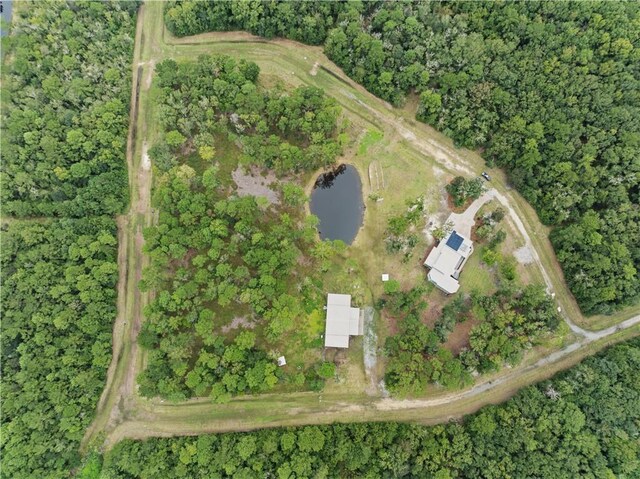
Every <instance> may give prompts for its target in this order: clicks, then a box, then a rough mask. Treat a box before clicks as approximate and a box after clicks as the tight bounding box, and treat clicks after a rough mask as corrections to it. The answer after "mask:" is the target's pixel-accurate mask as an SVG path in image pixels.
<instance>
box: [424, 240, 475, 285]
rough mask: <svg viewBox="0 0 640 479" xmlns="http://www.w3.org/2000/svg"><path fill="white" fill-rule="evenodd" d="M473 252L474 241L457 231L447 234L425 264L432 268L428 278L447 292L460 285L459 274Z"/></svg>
mask: <svg viewBox="0 0 640 479" xmlns="http://www.w3.org/2000/svg"><path fill="white" fill-rule="evenodd" d="M472 252H473V242H472V241H471V240H469V239H467V238H465V237H464V236H462V235H461V234H458V233H457V232H456V231H452V232H451V233H449V235H448V236H446V237H445V238H444V239H443V240H442V241H441V242H440V244H438V246H436V247H435V248H433V249H432V250H431V252H430V253H429V255H428V256H427V259H426V260H425V262H424V265H425V266H427V267H429V268H431V270H430V271H429V275H428V278H429V280H430V281H432V282H433V283H435V284H436V285H437V286H438V287H439V288H440V289H442V290H443V291H445V292H447V293H455V292H456V291H458V288H459V287H460V285H459V283H458V280H457V278H458V275H459V274H460V270H461V268H462V265H463V264H464V262H465V260H466V258H467V257H468V256H469V255H470V254H471V253H472Z"/></svg>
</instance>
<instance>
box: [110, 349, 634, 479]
mask: <svg viewBox="0 0 640 479" xmlns="http://www.w3.org/2000/svg"><path fill="white" fill-rule="evenodd" d="M638 368H640V340H638V339H635V340H632V341H630V342H628V343H626V344H625V343H623V344H619V345H617V346H613V347H611V348H609V349H608V350H606V351H604V352H603V353H601V354H599V355H598V356H595V357H591V358H588V359H586V360H585V361H583V362H582V363H581V364H579V365H578V366H575V367H574V368H573V369H571V370H569V371H567V372H564V373H561V374H559V375H558V376H556V377H554V378H553V379H551V380H549V381H544V382H543V383H541V384H539V385H537V386H530V387H528V388H526V389H524V390H522V391H521V392H519V393H518V394H517V395H516V396H515V397H514V398H512V399H511V400H509V401H508V402H507V403H505V404H502V405H499V406H488V407H485V408H484V409H482V410H481V411H480V412H478V413H476V414H474V415H472V416H469V417H466V418H465V420H464V421H462V422H453V423H452V422H450V423H448V424H446V425H439V426H432V427H425V426H417V425H410V424H401V423H364V424H334V425H329V426H306V427H299V428H282V429H271V430H261V431H256V432H250V433H232V434H219V435H203V436H199V437H195V438H194V437H182V438H171V439H148V440H146V441H132V440H126V441H123V442H121V443H120V444H118V445H117V446H116V447H115V448H114V449H113V450H112V451H110V452H109V453H108V454H107V456H106V458H105V460H104V464H103V471H102V472H103V474H104V476H103V477H109V478H113V479H116V478H122V479H125V478H127V479H128V478H131V479H133V478H141V479H145V478H180V477H219V478H223V477H234V478H253V477H278V478H283V479H284V478H294V477H317V478H321V477H325V478H335V477H362V478H379V477H389V478H391V477H425V478H426V477H428V478H438V479H446V478H465V479H473V478H487V479H490V478H504V477H518V478H519V477H539V478H554V479H574V478H576V477H581V478H592V479H600V478H608V477H610V478H613V477H628V478H631V477H637V475H638V474H640V460H639V457H640V440H639V430H640V382H638V376H637V371H638Z"/></svg>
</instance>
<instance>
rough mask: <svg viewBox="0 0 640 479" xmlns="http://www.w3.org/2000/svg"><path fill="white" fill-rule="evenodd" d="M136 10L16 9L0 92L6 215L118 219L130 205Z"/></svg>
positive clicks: (45, 5) (82, 6) (92, 5)
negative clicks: (129, 144) (4, 98)
mask: <svg viewBox="0 0 640 479" xmlns="http://www.w3.org/2000/svg"><path fill="white" fill-rule="evenodd" d="M136 9H137V3H136V2H127V1H125V2H122V3H114V4H113V5H111V4H106V3H101V2H86V3H77V4H73V5H70V4H67V3H66V2H60V1H51V0H49V1H42V2H31V3H29V4H28V5H25V7H24V8H21V9H18V12H17V13H18V15H17V16H16V18H15V19H14V21H13V25H12V32H13V34H14V35H12V37H11V38H10V45H9V48H10V49H11V51H12V52H13V58H12V59H11V61H10V64H9V65H8V68H7V69H6V70H5V72H4V76H3V78H4V80H3V85H2V88H3V90H6V93H5V92H4V91H3V94H4V95H6V96H7V97H8V98H9V99H10V102H9V104H8V105H7V107H6V109H5V115H6V117H5V118H4V121H3V135H2V173H3V176H2V185H3V187H2V196H1V199H2V207H3V212H4V213H5V214H9V215H15V216H67V217H82V216H86V215H98V214H116V213H120V212H122V211H123V209H124V206H125V204H126V201H127V191H128V189H127V165H126V161H125V143H126V138H127V129H128V127H129V97H130V96H131V88H130V85H131V55H132V52H133V37H134V30H135V12H136Z"/></svg>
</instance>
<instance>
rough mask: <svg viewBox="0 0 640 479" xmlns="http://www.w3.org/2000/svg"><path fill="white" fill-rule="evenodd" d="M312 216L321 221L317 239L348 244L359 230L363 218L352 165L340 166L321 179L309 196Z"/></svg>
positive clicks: (360, 196) (358, 190) (355, 175)
mask: <svg viewBox="0 0 640 479" xmlns="http://www.w3.org/2000/svg"><path fill="white" fill-rule="evenodd" d="M311 213H313V214H314V215H316V216H317V217H318V218H319V219H320V223H319V224H318V231H319V232H320V238H322V239H330V240H336V239H339V240H342V241H344V242H345V243H347V244H351V242H352V241H353V240H354V238H355V237H356V235H357V234H358V230H359V229H360V227H361V226H362V217H363V214H364V204H363V202H362V183H361V182H360V175H358V170H356V169H355V168H354V167H353V166H351V165H340V166H338V167H337V168H336V169H335V170H333V171H332V172H329V173H324V174H323V175H320V176H319V177H318V179H317V180H316V184H315V186H314V188H313V192H312V193H311Z"/></svg>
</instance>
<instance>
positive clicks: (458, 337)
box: [444, 319, 479, 355]
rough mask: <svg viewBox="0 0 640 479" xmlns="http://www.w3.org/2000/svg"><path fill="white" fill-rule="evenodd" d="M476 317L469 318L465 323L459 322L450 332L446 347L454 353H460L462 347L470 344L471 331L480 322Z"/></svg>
mask: <svg viewBox="0 0 640 479" xmlns="http://www.w3.org/2000/svg"><path fill="white" fill-rule="evenodd" d="M478 323H479V321H478V320H476V319H467V320H466V321H465V322H464V323H458V324H456V325H455V327H454V328H453V331H451V334H449V337H448V338H447V341H446V342H445V343H444V347H445V348H446V349H448V350H449V351H451V352H452V353H453V354H454V355H457V354H458V353H460V351H461V350H462V348H464V347H466V346H468V345H469V333H470V332H471V329H472V328H473V327H474V326H475V325H476V324H478Z"/></svg>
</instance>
